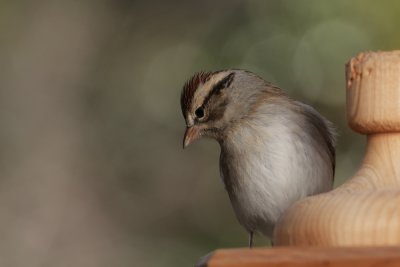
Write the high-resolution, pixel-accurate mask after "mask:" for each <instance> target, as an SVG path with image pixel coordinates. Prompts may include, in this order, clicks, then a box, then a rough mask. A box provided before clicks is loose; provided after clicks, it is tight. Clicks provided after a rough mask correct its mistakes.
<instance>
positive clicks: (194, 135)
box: [183, 126, 200, 148]
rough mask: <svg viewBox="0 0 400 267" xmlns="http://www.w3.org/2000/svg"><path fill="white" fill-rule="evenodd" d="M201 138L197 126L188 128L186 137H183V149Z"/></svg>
mask: <svg viewBox="0 0 400 267" xmlns="http://www.w3.org/2000/svg"><path fill="white" fill-rule="evenodd" d="M199 138H200V130H199V129H198V127H196V126H191V127H186V131H185V135H184V137H183V148H186V147H187V146H188V145H190V144H191V143H192V142H193V141H195V140H197V139H199Z"/></svg>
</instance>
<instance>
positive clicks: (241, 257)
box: [196, 247, 400, 267]
mask: <svg viewBox="0 0 400 267" xmlns="http://www.w3.org/2000/svg"><path fill="white" fill-rule="evenodd" d="M197 266H199V267H200V266H201V267H228V266H229V267H250V266H251V267H261V266H263V267H273V266H280V267H285V266H287V267H289V266H290V267H297V266H298V267H300V266H310V267H322V266H330V267H339V266H340V267H350V266H357V267H373V266H383V267H394V266H400V247H336V248H321V247H276V248H269V249H268V248H257V249H221V250H216V251H215V252H212V253H210V254H207V255H206V256H205V257H203V258H202V259H201V260H200V261H199V263H198V264H197V265H196V267H197Z"/></svg>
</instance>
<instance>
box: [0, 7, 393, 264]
mask: <svg viewBox="0 0 400 267" xmlns="http://www.w3.org/2000/svg"><path fill="white" fill-rule="evenodd" d="M399 10H400V2H399V1H395V0H393V1H388V0H387V1H373V0H369V1H367V0H365V1H361V0H358V1H344V0H342V1H319V0H307V1H306V0H304V1H289V0H286V1H261V0H260V1H239V0H226V1H212V0H203V1H128V0H113V1H111V0H109V1H107V0H97V1H94V0H93V1H91V0H86V1H67V0H58V1H46V0H43V1H0V36H1V37H0V40H1V41H0V62H1V64H0V124H1V127H0V237H1V238H0V265H1V266H146V267H147V266H149V267H152V266H192V265H193V264H194V263H195V262H196V261H197V259H198V258H199V257H200V256H202V255H204V254H206V253H208V252H210V251H212V250H214V249H216V248H221V247H243V246H246V244H247V234H246V232H245V231H244V230H243V229H242V228H241V227H240V226H239V224H238V223H237V221H236V219H235V217H234V214H233V211H232V209H231V207H230V204H229V200H228V197H227V195H226V193H225V191H224V188H223V185H222V182H221V181H220V179H219V170H218V157H219V146H218V144H217V143H216V142H215V141H212V140H202V141H199V142H197V143H195V144H194V145H192V146H191V147H189V149H187V150H185V151H183V150H182V136H183V132H184V120H183V118H182V115H181V113H180V106H179V96H180V91H181V88H182V86H183V84H184V82H185V81H186V80H187V79H188V78H189V77H190V76H191V75H192V74H193V73H194V72H196V71H200V70H219V69H224V68H245V69H248V70H251V71H253V72H255V73H257V74H258V75H260V76H262V77H264V78H265V79H267V80H269V81H272V82H274V83H276V84H277V85H279V86H281V87H282V88H285V90H286V91H287V92H288V93H289V94H290V95H291V96H293V97H295V98H298V99H300V100H301V101H303V102H306V103H308V104H310V105H313V106H314V107H316V108H317V109H318V110H319V111H320V112H321V113H322V114H324V115H325V116H326V117H327V118H329V119H330V120H331V121H332V122H334V123H335V124H336V125H337V128H338V132H339V134H340V137H339V142H338V148H337V149H338V152H337V171H336V174H337V176H336V177H337V179H336V185H339V184H341V183H342V182H343V181H344V180H345V179H346V178H348V177H349V176H350V175H352V174H353V172H354V171H355V169H356V168H357V166H358V165H359V164H360V160H361V157H362V153H363V150H364V141H365V138H364V137H363V136H361V135H358V134H356V133H354V132H352V131H351V130H349V128H348V126H347V123H346V118H345V83H344V81H345V75H344V67H345V63H346V62H347V61H348V60H349V59H350V57H352V56H354V55H356V54H357V53H358V52H360V51H363V50H393V49H398V48H399V46H400V35H399V34H398V26H399V23H400V17H399V16H398V11H399ZM255 244H256V246H266V245H269V241H268V240H265V239H264V238H262V237H256V240H255Z"/></svg>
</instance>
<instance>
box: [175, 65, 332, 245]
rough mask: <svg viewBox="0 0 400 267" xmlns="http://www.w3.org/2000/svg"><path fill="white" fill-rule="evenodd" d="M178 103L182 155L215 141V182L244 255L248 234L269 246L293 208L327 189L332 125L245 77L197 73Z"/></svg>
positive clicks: (279, 91) (281, 93)
mask: <svg viewBox="0 0 400 267" xmlns="http://www.w3.org/2000/svg"><path fill="white" fill-rule="evenodd" d="M180 100H181V109H182V114H183V117H184V119H185V122H186V131H185V134H184V138H183V147H184V148H186V147H187V146H188V145H189V144H191V143H192V142H193V141H195V140H197V139H199V138H201V137H203V136H205V137H210V138H213V139H215V140H217V141H218V143H219V145H220V147H221V154H220V159H219V166H220V176H221V178H222V181H223V184H224V185H225V189H226V191H227V193H228V196H229V199H230V202H231V204H232V207H233V210H234V213H235V215H236V217H237V219H238V221H239V223H240V224H241V225H242V226H243V227H244V228H245V229H246V230H247V232H248V233H249V247H250V248H251V247H252V246H253V234H254V233H259V234H262V235H264V236H267V237H269V238H272V235H273V230H274V227H275V225H276V223H277V221H278V219H279V218H280V216H281V215H282V213H283V212H284V211H285V210H286V209H287V208H288V207H289V206H290V205H291V204H293V203H294V202H296V201H298V200H300V199H302V198H305V197H307V196H312V195H316V194H319V193H323V192H326V191H329V190H331V189H332V187H333V181H334V173H335V143H336V140H335V139H336V134H335V130H334V127H333V125H332V123H331V122H329V121H328V120H327V119H325V118H324V117H323V116H322V115H320V114H319V113H318V112H317V111H316V110H315V109H314V108H312V107H311V106H309V105H306V104H304V103H302V102H299V101H296V100H294V99H292V98H291V97H289V96H288V95H287V94H286V93H285V92H284V91H283V90H282V89H280V88H279V87H277V86H275V85H273V84H272V83H270V82H267V81H265V80H264V79H262V78H260V77H259V76H257V75H255V74H253V73H252V72H249V71H246V70H238V69H228V70H222V71H214V72H199V73H196V74H195V75H194V76H193V77H191V78H190V79H189V80H188V81H187V82H186V83H185V84H184V86H183V90H182V93H181V99H180Z"/></svg>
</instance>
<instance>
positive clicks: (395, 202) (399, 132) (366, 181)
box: [274, 51, 400, 246]
mask: <svg viewBox="0 0 400 267" xmlns="http://www.w3.org/2000/svg"><path fill="white" fill-rule="evenodd" d="M347 118H348V121H349V124H350V126H351V128H352V129H353V130H355V131H357V132H359V133H362V134H366V135H367V140H368V142H367V149H366V154H365V157H364V160H363V163H362V165H361V167H360V169H359V170H358V171H357V173H356V174H355V175H354V176H353V177H351V178H350V179H349V180H348V181H347V182H346V183H344V184H343V185H342V186H340V187H338V188H337V189H336V190H333V191H331V192H329V193H326V194H322V195H318V196H314V197H310V198H306V199H304V200H302V201H299V202H297V203H295V204H294V205H293V206H292V207H291V208H289V209H288V210H287V212H286V213H285V214H284V215H283V216H282V218H281V220H280V223H279V224H278V226H277V227H276V229H275V236H274V240H275V244H277V245H306V246H365V245H400V51H393V52H368V53H361V54H359V55H358V56H357V57H355V58H353V59H351V60H350V62H349V63H348V64H347Z"/></svg>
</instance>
